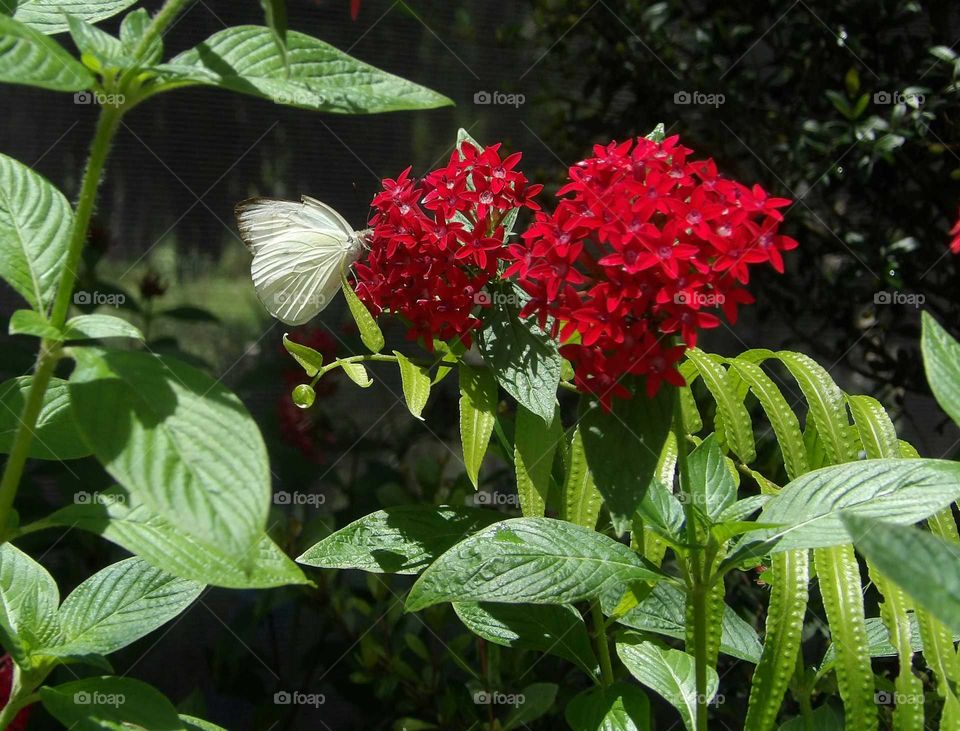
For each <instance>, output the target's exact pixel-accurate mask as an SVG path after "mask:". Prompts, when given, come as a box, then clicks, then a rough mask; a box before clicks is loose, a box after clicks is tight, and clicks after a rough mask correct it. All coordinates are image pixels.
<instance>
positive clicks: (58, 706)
mask: <svg viewBox="0 0 960 731" xmlns="http://www.w3.org/2000/svg"><path fill="white" fill-rule="evenodd" d="M40 700H41V701H42V702H43V707H44V708H46V709H47V711H48V712H49V713H50V715H51V716H53V717H54V718H55V719H57V720H58V721H59V722H60V723H62V724H63V725H64V726H65V727H66V728H68V729H72V731H126V730H127V729H130V730H135V729H143V730H144V731H147V730H148V729H149V731H186V729H185V727H184V725H183V722H182V721H181V720H180V717H179V716H178V715H177V710H176V709H175V708H174V707H173V704H171V703H170V701H168V700H167V699H166V697H164V695H163V694H162V693H161V692H160V691H158V690H157V689H156V688H153V687H152V686H149V685H147V684H146V683H141V682H140V681H139V680H134V679H133V678H117V677H110V676H104V677H99V678H84V679H83V680H74V681H72V682H70V683H64V684H62V685H57V686H53V687H50V686H44V687H42V688H40Z"/></svg>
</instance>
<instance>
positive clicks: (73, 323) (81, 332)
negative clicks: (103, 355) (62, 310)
mask: <svg viewBox="0 0 960 731" xmlns="http://www.w3.org/2000/svg"><path fill="white" fill-rule="evenodd" d="M63 330H64V337H65V338H66V339H67V340H99V339H101V338H133V339H134V340H143V333H142V332H140V329H139V328H137V327H136V326H135V325H132V324H130V323H129V322H127V321H126V320H121V319H120V318H119V317H113V316H112V315H77V316H76V317H71V318H70V319H69V320H67V324H66V325H65V326H64V329H63Z"/></svg>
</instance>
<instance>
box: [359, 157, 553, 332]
mask: <svg viewBox="0 0 960 731" xmlns="http://www.w3.org/2000/svg"><path fill="white" fill-rule="evenodd" d="M499 149H500V145H499V144H497V145H492V146H490V147H487V148H484V149H482V150H481V149H478V148H476V147H474V146H473V145H472V144H470V143H469V142H464V143H463V144H462V145H461V146H460V149H459V150H455V151H454V152H453V154H452V155H451V157H450V161H449V163H448V164H447V165H446V167H443V168H440V169H439V170H434V171H433V172H431V173H429V174H428V175H427V176H426V177H425V178H423V180H421V181H416V180H413V179H411V178H409V174H410V168H407V169H406V170H404V171H403V172H402V173H401V174H400V175H399V176H398V177H397V179H396V180H389V179H388V180H384V181H383V191H382V192H381V193H379V194H378V195H377V196H376V197H375V198H374V199H373V208H374V211H375V213H374V215H373V217H372V218H371V220H370V226H371V227H372V228H373V233H372V236H371V237H370V254H369V256H368V258H367V261H366V262H365V263H359V264H357V265H356V279H357V282H356V290H357V295H358V296H359V297H360V299H361V300H362V301H363V302H364V304H366V305H367V307H369V308H370V309H371V311H372V312H373V314H374V315H379V314H380V313H381V312H383V311H389V312H391V313H393V314H395V315H398V316H400V317H401V318H403V319H404V320H405V321H406V323H407V325H408V331H407V337H408V338H409V339H411V340H415V339H417V338H422V339H423V343H424V345H425V346H426V347H427V348H428V349H431V350H432V349H433V340H434V338H437V339H440V340H444V341H449V340H453V339H457V340H460V341H462V342H463V343H464V344H465V345H469V344H470V341H471V338H470V332H471V330H473V329H474V328H475V327H476V326H477V325H479V324H480V321H479V320H478V319H477V318H476V317H475V316H474V312H475V310H476V309H477V307H478V306H479V307H485V306H489V299H488V298H486V297H484V296H482V295H481V290H482V289H483V288H484V287H485V286H486V284H487V283H488V282H489V281H490V280H491V279H492V278H493V277H494V276H496V274H497V269H498V264H499V262H500V260H501V259H502V258H503V256H504V255H505V253H506V250H505V247H504V227H503V220H504V217H505V216H506V215H507V213H509V212H510V211H511V210H512V209H514V208H518V207H522V206H525V207H527V208H531V209H534V210H539V206H538V205H537V204H536V203H534V202H533V197H534V196H535V195H536V194H537V193H539V192H540V190H541V188H542V187H543V186H540V185H528V181H527V178H526V177H525V176H524V175H523V173H521V172H519V171H517V170H516V169H515V168H516V166H517V163H518V162H520V153H519V152H517V153H514V154H512V155H509V156H507V157H506V158H504V159H501V158H500V153H499Z"/></svg>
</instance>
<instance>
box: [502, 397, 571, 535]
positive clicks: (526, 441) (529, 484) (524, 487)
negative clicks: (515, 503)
mask: <svg viewBox="0 0 960 731" xmlns="http://www.w3.org/2000/svg"><path fill="white" fill-rule="evenodd" d="M563 441H564V435H563V425H562V424H561V423H560V414H559V413H554V415H553V418H552V419H551V420H550V421H549V422H548V423H547V424H544V422H543V419H541V418H540V417H539V416H537V415H536V414H534V413H533V412H532V411H530V410H528V409H526V408H525V407H524V406H522V405H519V406H517V426H516V430H515V437H514V455H513V463H514V467H515V468H516V471H517V495H518V496H519V497H520V508H521V510H522V511H523V514H524V515H525V516H527V517H535V516H540V515H543V514H544V512H545V509H546V505H547V495H548V494H549V492H550V474H551V471H552V470H553V455H554V454H555V453H556V451H557V447H558V446H560V445H561V444H562V443H563Z"/></svg>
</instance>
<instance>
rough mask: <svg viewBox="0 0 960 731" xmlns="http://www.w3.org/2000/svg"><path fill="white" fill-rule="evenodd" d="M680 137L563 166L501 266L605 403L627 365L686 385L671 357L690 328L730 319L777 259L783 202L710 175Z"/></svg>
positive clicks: (655, 380) (653, 380)
mask: <svg viewBox="0 0 960 731" xmlns="http://www.w3.org/2000/svg"><path fill="white" fill-rule="evenodd" d="M691 152H692V150H690V149H688V148H686V147H683V146H681V145H680V144H679V142H678V138H677V137H670V138H667V139H665V140H663V141H662V142H654V141H652V140H649V139H646V138H639V139H637V140H636V141H635V142H634V141H632V140H630V141H627V142H624V143H619V144H618V143H616V142H611V143H610V144H609V145H606V146H599V145H598V146H596V147H594V157H591V158H589V159H587V160H584V161H582V162H580V163H578V164H576V165H574V166H573V167H571V168H570V171H569V183H567V184H566V185H565V186H564V187H563V188H561V189H560V191H559V192H558V195H561V196H567V197H565V198H563V199H562V200H561V201H560V203H559V205H558V206H557V209H556V211H555V212H554V213H553V214H546V213H538V214H537V216H536V221H535V222H534V224H533V225H532V226H531V228H530V229H529V230H528V231H527V232H526V233H525V234H524V235H523V243H522V244H514V245H511V246H510V247H509V253H508V256H509V258H511V259H512V260H513V262H512V264H511V265H510V267H509V268H508V269H507V270H506V272H505V273H504V274H505V276H509V275H516V276H517V278H518V280H519V282H520V285H521V286H522V287H523V289H524V290H525V291H526V292H527V293H528V294H529V295H530V300H529V302H528V303H527V305H526V306H525V308H524V312H523V314H524V316H527V315H531V314H536V315H537V317H538V318H539V320H540V323H541V325H545V324H546V323H547V322H548V318H552V322H553V329H554V334H555V335H556V334H559V337H560V340H561V343H562V347H561V352H562V353H563V355H564V357H566V358H567V359H569V360H570V361H571V362H572V363H573V365H574V371H575V374H576V383H577V386H578V388H580V389H581V390H587V391H590V392H592V393H594V394H596V395H597V396H598V397H599V398H600V399H601V401H602V402H603V403H604V405H605V406H606V407H609V405H610V399H611V397H612V396H617V397H620V398H627V397H629V395H630V392H629V391H628V390H627V389H626V388H625V387H624V386H623V385H622V383H621V382H620V379H621V377H622V376H623V375H625V374H634V375H639V376H645V377H646V383H647V391H648V392H649V394H651V395H652V394H654V393H656V391H657V390H658V389H659V387H660V384H661V382H662V381H667V382H668V383H672V384H676V385H683V383H684V381H683V378H682V376H681V375H680V374H679V372H678V371H677V369H676V364H677V362H678V361H679V360H680V359H681V357H682V356H683V352H684V348H683V346H682V345H680V344H679V342H678V341H677V339H676V338H674V337H672V336H674V335H678V336H679V338H680V339H682V341H683V343H686V345H687V346H690V347H692V346H694V345H695V344H696V341H697V331H698V330H700V329H702V328H712V327H717V326H718V325H719V324H720V320H719V319H718V318H717V316H716V315H715V314H714V312H715V311H716V310H717V309H718V308H720V309H722V310H723V312H724V313H725V315H726V317H727V319H729V320H730V322H734V321H735V320H736V317H737V307H738V305H741V304H747V303H751V302H753V298H752V297H751V296H750V294H749V292H747V290H746V289H744V286H743V285H746V284H747V283H748V282H749V279H750V272H749V267H750V265H752V264H759V263H763V262H769V263H770V264H771V265H772V266H773V268H774V269H776V270H777V271H778V272H782V271H783V258H782V256H781V252H782V251H787V250H790V249H793V248H794V247H796V246H797V242H796V241H794V240H793V239H791V238H789V237H786V236H782V235H780V234H778V232H777V230H778V228H779V226H780V223H781V221H782V220H783V216H782V214H781V213H780V211H779V209H780V208H783V207H784V206H786V205H788V204H789V203H790V201H789V200H787V199H785V198H771V197H769V196H768V195H767V193H766V192H765V191H764V190H763V189H762V188H761V187H760V186H758V185H755V186H753V187H752V188H748V187H746V186H744V185H741V184H740V183H737V182H735V181H732V180H729V179H726V178H723V177H721V176H719V175H718V173H717V168H716V165H715V164H714V162H713V160H710V159H707V160H689V159H688V155H690V153H691Z"/></svg>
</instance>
